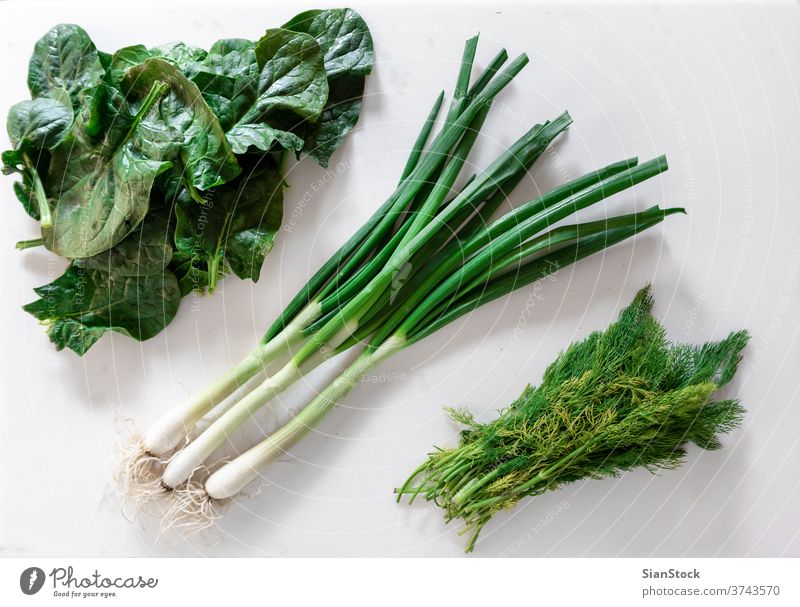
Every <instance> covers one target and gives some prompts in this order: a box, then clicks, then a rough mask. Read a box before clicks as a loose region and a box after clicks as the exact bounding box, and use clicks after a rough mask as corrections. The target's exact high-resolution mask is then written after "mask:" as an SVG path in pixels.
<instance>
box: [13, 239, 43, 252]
mask: <svg viewBox="0 0 800 607" xmlns="http://www.w3.org/2000/svg"><path fill="white" fill-rule="evenodd" d="M42 245H44V239H42V238H33V239H31V240H20V241H19V242H18V243H17V244H16V248H17V249H19V250H20V251H22V250H24V249H32V248H34V247H41V246H42Z"/></svg>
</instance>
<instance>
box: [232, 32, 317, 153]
mask: <svg viewBox="0 0 800 607" xmlns="http://www.w3.org/2000/svg"><path fill="white" fill-rule="evenodd" d="M253 51H254V54H255V59H256V65H257V66H258V70H259V73H258V78H257V81H256V83H255V87H246V88H242V89H241V91H242V93H243V95H244V100H243V102H241V103H238V104H237V106H236V110H237V112H236V115H235V118H234V120H235V122H234V123H233V125H232V126H231V128H230V129H229V130H228V132H227V136H228V141H230V143H231V147H232V148H233V151H234V152H235V153H237V154H243V153H245V152H246V151H247V150H248V148H251V147H253V148H257V149H259V150H262V151H268V150H269V149H270V148H271V147H272V145H273V144H274V143H278V144H279V145H280V146H282V147H284V148H287V149H295V150H297V149H300V148H301V147H302V144H303V142H302V139H301V138H299V137H298V136H297V135H296V134H294V133H291V132H289V131H287V130H285V129H284V128H275V126H274V123H273V122H272V121H273V119H275V118H276V117H280V116H281V115H285V114H291V115H293V116H294V117H295V121H312V122H313V121H316V120H317V119H318V118H319V116H320V114H321V113H322V109H323V108H324V107H325V101H326V100H327V98H328V82H327V79H326V77H325V66H324V62H323V56H322V51H321V49H320V47H319V44H317V42H316V41H315V40H314V39H313V38H312V37H311V36H309V35H307V34H304V33H301V32H291V31H289V30H284V29H271V30H267V33H266V34H265V35H264V36H263V37H262V38H261V39H260V40H259V41H258V42H257V43H256V45H255V47H254V49H253Z"/></svg>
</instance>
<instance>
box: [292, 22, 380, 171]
mask: <svg viewBox="0 0 800 607" xmlns="http://www.w3.org/2000/svg"><path fill="white" fill-rule="evenodd" d="M283 27H284V28H286V29H289V30H292V31H295V32H304V33H306V34H309V35H311V36H313V37H314V39H315V40H316V41H317V43H318V44H319V46H320V48H321V49H322V52H323V55H324V57H325V72H326V74H327V77H328V86H329V90H330V92H329V94H328V100H327V102H326V104H325V108H324V109H323V112H322V115H321V117H320V119H319V120H318V121H317V122H315V123H311V124H308V125H306V127H307V128H306V134H305V143H304V146H303V149H304V151H306V152H307V153H308V154H309V155H310V156H311V157H312V158H314V159H316V160H317V161H318V162H319V163H320V164H321V165H322V166H325V167H326V166H328V162H329V160H330V157H331V155H332V154H333V152H334V151H335V150H336V148H338V147H339V145H340V144H341V143H342V140H343V139H344V137H345V135H347V133H349V132H350V131H351V130H352V128H353V127H354V126H355V125H356V122H357V121H358V115H359V113H360V112H361V97H362V95H363V93H364V81H365V79H366V77H367V75H369V73H370V72H371V71H372V66H373V64H374V54H373V51H372V35H371V34H370V32H369V28H368V27H367V24H366V23H365V22H364V20H363V19H362V18H361V16H360V15H359V14H358V13H357V12H355V11H354V10H351V9H349V8H341V9H333V10H312V11H306V12H304V13H300V14H299V15H297V16H296V17H295V18H294V19H292V20H291V21H289V22H288V23H287V24H286V25H284V26H283Z"/></svg>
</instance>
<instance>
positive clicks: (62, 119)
mask: <svg viewBox="0 0 800 607" xmlns="http://www.w3.org/2000/svg"><path fill="white" fill-rule="evenodd" d="M72 120H73V112H72V105H71V103H70V98H69V93H67V91H65V90H64V89H61V88H56V89H52V90H51V91H50V97H39V98H37V99H32V100H30V101H20V102H19V103H17V104H15V105H13V106H11V109H10V110H9V112H8V121H7V123H6V125H7V128H8V137H9V139H11V143H12V144H13V145H14V147H15V148H16V149H18V150H33V151H36V150H40V149H50V148H54V147H55V146H57V145H58V144H59V143H61V142H62V141H63V140H64V138H65V137H66V135H67V133H68V132H69V129H70V127H71V126H72Z"/></svg>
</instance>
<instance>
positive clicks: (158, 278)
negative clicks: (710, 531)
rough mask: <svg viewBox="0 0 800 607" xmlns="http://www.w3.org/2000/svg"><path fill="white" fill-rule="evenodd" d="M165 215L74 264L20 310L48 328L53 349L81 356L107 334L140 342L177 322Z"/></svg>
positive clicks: (151, 218)
mask: <svg viewBox="0 0 800 607" xmlns="http://www.w3.org/2000/svg"><path fill="white" fill-rule="evenodd" d="M167 226H168V223H167V221H165V219H164V216H163V214H160V215H150V216H148V218H147V219H146V220H145V221H144V222H143V223H142V225H141V226H140V227H139V228H138V229H137V230H136V231H135V232H134V233H132V234H130V235H129V236H128V237H127V238H126V239H125V240H123V241H122V242H121V243H120V244H119V245H117V246H116V247H115V248H113V249H111V250H110V251H106V252H105V253H101V254H99V255H96V256H94V257H90V258H88V259H80V260H76V261H73V262H72V263H71V264H70V266H69V267H68V268H67V270H66V271H65V272H64V274H62V275H61V276H59V277H58V278H57V279H56V280H54V281H53V282H51V283H50V284H47V285H44V286H42V287H39V288H37V289H34V291H35V292H36V294H37V295H38V296H39V297H40V299H38V300H37V301H34V302H32V303H30V304H28V305H26V306H25V307H24V309H25V311H27V312H29V313H30V314H33V316H35V317H36V318H38V319H39V320H41V321H43V322H45V323H46V324H47V326H48V329H47V334H48V336H49V337H50V341H52V342H53V343H54V344H55V346H56V348H57V349H59V350H61V349H63V348H69V349H70V350H73V351H74V352H76V353H77V354H81V355H82V354H84V353H85V352H86V351H87V350H88V349H89V348H90V347H91V346H92V345H93V344H94V343H95V342H96V341H97V340H98V339H100V337H101V336H102V335H103V333H105V332H106V331H110V330H113V331H116V332H118V333H123V334H125V335H129V336H131V337H133V338H134V339H137V340H139V341H143V340H145V339H149V338H151V337H153V336H154V335H157V334H158V333H159V332H161V330H162V329H163V328H164V327H166V326H167V325H168V324H169V323H170V321H172V319H173V318H174V317H175V314H176V313H177V311H178V305H179V304H180V300H181V293H180V288H179V286H178V280H177V278H176V276H175V274H174V273H173V272H172V271H171V270H169V269H168V267H167V266H168V264H169V262H170V261H171V258H172V246H171V244H170V240H171V236H170V233H169V230H168V229H167Z"/></svg>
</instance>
